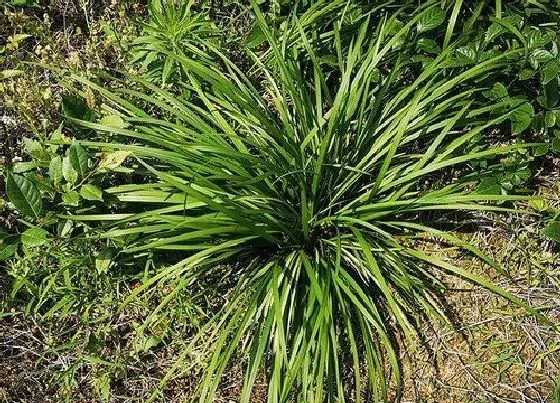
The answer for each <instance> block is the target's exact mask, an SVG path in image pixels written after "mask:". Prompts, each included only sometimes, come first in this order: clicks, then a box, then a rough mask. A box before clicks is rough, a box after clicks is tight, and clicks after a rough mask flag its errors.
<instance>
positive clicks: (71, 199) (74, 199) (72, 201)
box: [62, 190, 80, 206]
mask: <svg viewBox="0 0 560 403" xmlns="http://www.w3.org/2000/svg"><path fill="white" fill-rule="evenodd" d="M62 201H63V202H64V203H65V204H69V205H70V206H77V205H78V204H79V203H80V194H79V193H78V192H76V191H75V190H71V191H70V192H66V193H64V194H63V195H62Z"/></svg>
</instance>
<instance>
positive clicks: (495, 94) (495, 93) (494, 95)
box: [482, 83, 508, 101]
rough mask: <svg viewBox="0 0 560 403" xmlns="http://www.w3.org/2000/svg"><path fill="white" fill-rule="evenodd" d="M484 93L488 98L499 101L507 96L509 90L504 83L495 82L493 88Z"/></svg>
mask: <svg viewBox="0 0 560 403" xmlns="http://www.w3.org/2000/svg"><path fill="white" fill-rule="evenodd" d="M482 95H484V96H485V97H486V98H488V99H491V100H494V101H499V100H502V99H504V98H507V96H508V90H507V88H506V86H505V85H503V84H502V83H495V84H494V85H493V86H492V88H491V89H489V90H487V91H484V92H483V93H482Z"/></svg>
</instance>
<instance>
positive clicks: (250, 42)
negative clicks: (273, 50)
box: [245, 24, 266, 49]
mask: <svg viewBox="0 0 560 403" xmlns="http://www.w3.org/2000/svg"><path fill="white" fill-rule="evenodd" d="M265 42H266V36H265V35H264V33H263V31H262V29H261V27H260V25H259V24H255V25H253V28H252V29H251V32H249V35H248V36H247V40H246V41H245V46H247V48H248V49H254V48H256V47H257V46H259V45H262V44H263V43H265Z"/></svg>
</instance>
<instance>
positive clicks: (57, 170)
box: [49, 155, 63, 185]
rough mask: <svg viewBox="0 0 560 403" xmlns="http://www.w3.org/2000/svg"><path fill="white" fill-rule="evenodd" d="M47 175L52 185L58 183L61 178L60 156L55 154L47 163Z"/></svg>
mask: <svg viewBox="0 0 560 403" xmlns="http://www.w3.org/2000/svg"><path fill="white" fill-rule="evenodd" d="M49 177H50V178H51V181H52V182H53V184H54V185H58V184H59V183H60V181H61V180H62V178H63V175H62V157H60V156H59V155H57V156H56V157H54V158H53V159H52V160H51V162H50V164H49Z"/></svg>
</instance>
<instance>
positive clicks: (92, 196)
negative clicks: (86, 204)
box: [80, 184, 103, 201]
mask: <svg viewBox="0 0 560 403" xmlns="http://www.w3.org/2000/svg"><path fill="white" fill-rule="evenodd" d="M80 196H82V197H83V198H84V199H85V200H99V201H103V192H102V191H101V189H99V188H98V187H97V186H95V185H91V184H87V185H84V186H82V188H81V189H80Z"/></svg>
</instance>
